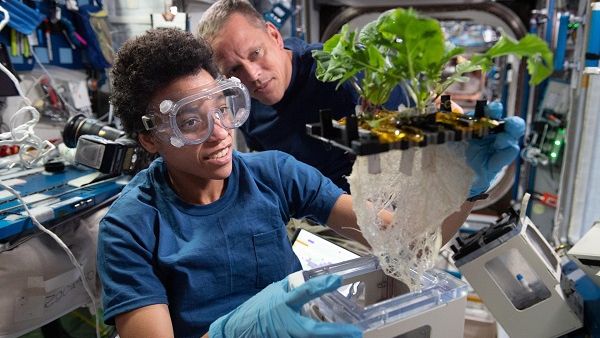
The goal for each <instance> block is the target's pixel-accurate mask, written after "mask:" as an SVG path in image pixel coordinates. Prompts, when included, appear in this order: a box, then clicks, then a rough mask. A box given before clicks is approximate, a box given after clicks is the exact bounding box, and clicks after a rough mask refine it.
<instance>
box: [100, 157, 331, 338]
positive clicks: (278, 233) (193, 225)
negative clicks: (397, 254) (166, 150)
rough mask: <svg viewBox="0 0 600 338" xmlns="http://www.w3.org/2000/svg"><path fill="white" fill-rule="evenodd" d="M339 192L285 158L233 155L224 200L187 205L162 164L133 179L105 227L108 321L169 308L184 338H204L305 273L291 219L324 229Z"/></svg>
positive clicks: (102, 240) (313, 172) (102, 248)
mask: <svg viewBox="0 0 600 338" xmlns="http://www.w3.org/2000/svg"><path fill="white" fill-rule="evenodd" d="M341 194H342V191H341V190H340V189H339V188H338V187H336V186H335V185H334V184H333V183H332V182H331V181H330V180H329V179H327V178H324V177H323V176H322V175H320V174H319V173H318V172H317V171H316V170H315V169H314V168H311V167H309V166H307V165H305V164H303V163H300V162H298V161H296V160H295V159H294V158H293V157H291V156H289V155H287V154H284V153H281V152H261V153H250V154H241V153H237V152H234V156H233V169H232V173H231V176H230V177H229V178H228V179H227V187H226V189H225V192H224V193H223V196H222V197H221V198H220V199H218V200H217V201H215V202H213V203H211V204H208V205H193V204H189V203H186V202H184V201H183V200H181V199H180V198H179V197H178V196H177V195H176V194H175V192H174V191H173V190H172V188H171V187H170V186H169V184H168V183H167V179H166V165H165V163H164V161H163V160H162V159H160V158H159V159H157V160H155V161H154V162H153V163H152V164H151V166H150V167H149V168H148V169H146V170H144V171H142V172H140V173H139V174H138V175H136V176H135V177H134V178H133V179H132V181H131V182H130V183H129V184H128V185H127V187H125V188H124V190H123V192H122V194H121V196H120V197H119V199H117V200H116V201H115V203H114V204H113V205H112V207H111V208H110V210H109V212H108V213H107V215H106V216H105V218H104V219H103V220H102V222H101V224H100V234H99V242H98V272H99V275H100V277H101V281H102V285H103V303H104V311H105V313H104V315H105V321H106V322H107V323H113V322H114V317H115V316H116V315H118V314H121V313H124V312H128V311H131V310H134V309H137V308H140V307H143V306H148V305H153V304H168V306H169V312H170V315H171V320H172V322H173V327H174V330H175V336H177V337H200V336H201V335H202V334H204V333H205V332H207V331H208V326H209V325H210V324H211V323H212V322H213V321H214V320H215V319H217V318H218V317H220V316H221V315H224V314H226V313H228V312H229V311H231V310H233V309H234V308H235V307H237V306H238V305H240V304H241V303H243V302H244V301H246V300H247V299H248V298H250V297H252V296H253V295H254V294H256V293H258V292H259V291H260V290H261V289H263V288H264V287H265V286H267V285H268V284H270V283H272V282H275V281H279V280H281V279H283V278H284V277H286V276H287V275H288V274H290V273H292V272H294V271H298V270H300V269H301V266H300V262H299V261H298V259H297V257H296V256H295V255H294V253H293V251H292V248H291V245H290V242H289V240H288V238H287V232H286V228H285V224H286V223H287V222H288V221H289V219H290V217H296V218H301V217H311V218H314V219H315V220H316V221H318V222H320V223H325V222H326V221H327V218H328V217H329V213H330V211H331V209H332V207H333V205H334V203H335V202H336V200H337V198H338V197H339V196H340V195H341Z"/></svg>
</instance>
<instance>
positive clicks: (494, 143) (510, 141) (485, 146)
mask: <svg viewBox="0 0 600 338" xmlns="http://www.w3.org/2000/svg"><path fill="white" fill-rule="evenodd" d="M485 109H486V110H485V112H486V115H487V116H489V117H491V118H493V119H500V118H501V117H502V111H503V109H504V108H503V106H502V103H500V102H496V101H495V102H491V103H490V104H488V105H487V106H486V108H485ZM504 121H505V122H504V131H503V132H501V133H498V134H490V135H487V136H486V137H484V138H482V139H471V140H470V141H469V145H468V147H467V152H466V156H467V163H468V164H469V166H470V167H471V169H473V170H474V171H475V180H474V181H473V184H472V185H471V189H470V190H469V197H473V196H477V195H479V194H481V193H483V192H485V191H486V190H487V189H488V188H489V187H490V184H491V183H492V180H493V179H494V178H495V177H496V175H497V174H498V173H499V172H500V170H501V169H502V168H503V167H504V166H505V165H508V164H510V163H511V162H512V161H513V160H514V159H515V158H516V157H517V155H518V154H519V138H520V137H521V136H523V134H524V132H525V121H523V119H522V118H520V117H517V116H511V117H507V118H505V119H504Z"/></svg>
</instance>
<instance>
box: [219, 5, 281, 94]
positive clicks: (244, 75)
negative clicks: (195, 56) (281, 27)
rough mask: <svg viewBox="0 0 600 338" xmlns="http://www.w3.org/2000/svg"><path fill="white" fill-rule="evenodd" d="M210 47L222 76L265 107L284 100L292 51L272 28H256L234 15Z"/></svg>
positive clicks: (241, 16) (268, 25)
mask: <svg viewBox="0 0 600 338" xmlns="http://www.w3.org/2000/svg"><path fill="white" fill-rule="evenodd" d="M211 44H212V47H213V49H214V50H215V60H216V62H217V65H218V66H219V69H220V71H221V73H223V74H224V75H226V76H227V77H229V76H235V77H237V78H239V79H240V80H241V81H242V83H243V84H244V85H246V87H248V90H249V91H250V95H252V97H253V98H255V99H257V100H259V101H260V102H262V103H263V104H266V105H273V104H275V103H277V102H279V101H280V100H281V99H282V98H283V94H284V93H285V90H286V89H287V87H288V86H289V84H290V79H291V73H292V62H291V52H290V51H288V50H286V49H284V48H283V40H282V38H281V34H280V33H279V31H278V30H277V28H275V26H273V25H272V24H270V23H268V24H265V26H264V27H257V26H256V25H255V24H252V23H251V22H249V21H248V19H246V17H244V16H243V15H241V14H239V13H233V14H231V16H230V17H229V18H228V19H227V21H226V22H225V24H224V25H223V27H222V28H221V30H220V31H219V34H218V35H217V37H216V38H215V39H214V40H213V41H212V43H211Z"/></svg>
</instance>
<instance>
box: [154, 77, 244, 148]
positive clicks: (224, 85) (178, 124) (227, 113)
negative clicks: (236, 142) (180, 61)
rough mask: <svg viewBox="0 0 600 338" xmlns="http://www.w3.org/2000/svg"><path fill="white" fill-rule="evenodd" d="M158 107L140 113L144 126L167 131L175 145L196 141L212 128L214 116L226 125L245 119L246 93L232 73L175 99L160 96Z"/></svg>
mask: <svg viewBox="0 0 600 338" xmlns="http://www.w3.org/2000/svg"><path fill="white" fill-rule="evenodd" d="M158 110H159V112H160V113H154V112H153V113H150V114H146V115H144V116H142V123H143V124H144V127H145V128H146V130H152V131H155V132H158V133H163V134H167V135H169V136H170V137H169V140H170V142H171V144H172V145H173V146H175V147H177V148H179V147H182V146H184V145H186V144H200V143H203V142H204V141H206V140H207V139H208V138H209V137H210V135H211V134H212V132H213V128H214V124H215V119H217V120H218V121H219V123H220V124H221V126H222V127H223V128H226V129H233V128H238V127H239V126H241V125H242V124H244V122H246V120H247V119H248V115H249V113H250V95H249V94H248V89H246V87H245V86H244V85H243V84H242V82H241V81H240V80H239V79H238V78H235V77H231V78H229V79H226V78H224V77H219V78H217V79H216V80H215V81H214V82H211V83H209V84H207V85H205V86H202V87H199V88H196V89H194V90H193V91H192V94H190V95H187V96H185V97H184V98H182V99H179V100H177V101H172V100H163V101H162V102H161V103H160V104H159V106H158Z"/></svg>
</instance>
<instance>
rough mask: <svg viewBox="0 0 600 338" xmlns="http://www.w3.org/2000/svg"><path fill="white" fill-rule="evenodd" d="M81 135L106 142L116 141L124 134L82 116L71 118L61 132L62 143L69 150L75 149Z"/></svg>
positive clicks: (100, 122)
mask: <svg viewBox="0 0 600 338" xmlns="http://www.w3.org/2000/svg"><path fill="white" fill-rule="evenodd" d="M81 135H98V136H100V137H102V138H105V139H108V140H116V139H118V138H119V137H122V136H124V135H125V132H124V131H122V130H119V129H116V128H113V127H110V126H108V125H107V124H106V123H104V122H102V121H98V120H96V119H93V118H90V117H85V115H83V114H79V115H75V116H73V117H71V118H70V119H69V120H68V121H67V124H66V125H65V129H64V130H63V142H64V143H65V145H66V146H67V147H69V148H75V147H77V140H78V139H79V137H80V136H81Z"/></svg>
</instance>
